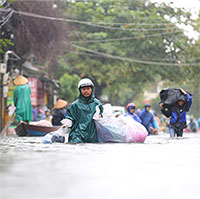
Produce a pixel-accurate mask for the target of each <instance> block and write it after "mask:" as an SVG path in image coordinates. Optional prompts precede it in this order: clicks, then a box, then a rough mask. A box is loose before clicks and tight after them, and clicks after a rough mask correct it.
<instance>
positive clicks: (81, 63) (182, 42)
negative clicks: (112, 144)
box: [60, 0, 191, 104]
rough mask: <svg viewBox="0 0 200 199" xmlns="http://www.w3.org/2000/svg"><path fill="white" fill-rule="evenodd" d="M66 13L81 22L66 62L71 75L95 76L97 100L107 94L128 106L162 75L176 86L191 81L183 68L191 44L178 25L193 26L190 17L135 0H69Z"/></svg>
mask: <svg viewBox="0 0 200 199" xmlns="http://www.w3.org/2000/svg"><path fill="white" fill-rule="evenodd" d="M63 9H64V11H65V12H66V13H67V14H66V16H67V17H69V16H70V17H72V18H73V19H76V20H77V22H78V21H79V22H78V23H76V24H74V26H73V31H72V33H71V35H70V40H72V44H73V45H72V48H71V51H70V52H69V53H67V54H66V57H65V58H63V59H64V60H67V62H68V63H70V64H69V65H70V68H69V70H68V71H67V72H69V74H73V73H74V72H76V73H77V74H78V75H79V76H81V77H84V76H89V77H91V78H92V79H93V80H94V81H95V83H96V85H97V86H96V87H97V89H96V90H98V91H99V92H98V93H97V94H98V95H97V97H100V96H101V95H102V94H106V95H108V96H109V98H110V101H111V102H112V103H115V104H124V103H125V102H126V101H129V100H131V99H133V98H134V97H135V96H137V95H138V94H139V93H140V92H141V91H142V90H143V88H145V86H146V85H148V83H149V82H151V81H156V80H157V78H158V76H159V78H161V79H170V80H171V81H174V82H177V81H182V79H183V77H185V75H186V73H185V67H183V66H181V64H184V63H186V60H185V59H184V56H185V54H186V52H185V51H184V48H186V46H188V44H189V43H190V42H191V41H190V40H189V39H188V38H187V37H186V36H185V35H184V32H183V30H181V29H180V28H178V27H177V25H176V24H177V23H179V24H181V23H184V24H187V23H189V22H190V16H191V15H190V13H188V12H186V11H184V10H182V9H179V8H177V9H174V8H172V7H171V6H168V5H166V4H161V5H158V4H155V3H150V2H147V1H142V2H139V1H131V0H126V1H125V0H119V1H114V0H109V1H108V0H102V1H98V2H97V1H95V0H91V1H89V2H88V1H82V2H80V1H73V2H70V1H69V2H64V3H63ZM172 18H173V21H176V24H175V23H172V22H171V20H170V19H172ZM183 19H184V20H183ZM80 21H81V22H80ZM100 22H101V23H100ZM159 62H164V63H166V64H163V63H160V64H157V63H159ZM178 63H181V64H180V65H179V64H178ZM60 67H62V66H60ZM177 74H178V75H177Z"/></svg>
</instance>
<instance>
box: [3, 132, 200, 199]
mask: <svg viewBox="0 0 200 199" xmlns="http://www.w3.org/2000/svg"><path fill="white" fill-rule="evenodd" d="M199 197H200V133H185V134H184V138H183V139H174V140H172V139H170V138H169V134H164V133H162V134H161V135H158V136H149V137H147V139H146V141H145V143H144V144H135V143H132V144H61V143H53V144H43V143H42V141H41V138H40V137H24V138H22V137H4V138H2V137H1V138H0V198H1V199H40V198H41V199H57V198H58V199H65V198H66V199H129V198H130V199H133V198H135V199H146V198H148V199H155V198H156V199H157V198H158V199H168V198H170V199H172V198H175V199H179V198H181V199H199Z"/></svg>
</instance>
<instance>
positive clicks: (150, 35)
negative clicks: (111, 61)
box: [71, 31, 182, 43]
mask: <svg viewBox="0 0 200 199" xmlns="http://www.w3.org/2000/svg"><path fill="white" fill-rule="evenodd" d="M180 32H182V31H175V32H163V33H155V34H149V35H147V34H146V35H142V36H135V37H125V38H117V39H99V40H85V41H71V43H101V42H113V41H129V40H134V39H138V38H146V37H157V36H161V35H169V34H170V35H171V34H176V33H180Z"/></svg>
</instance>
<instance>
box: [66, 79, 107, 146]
mask: <svg viewBox="0 0 200 199" xmlns="http://www.w3.org/2000/svg"><path fill="white" fill-rule="evenodd" d="M78 89H79V91H80V95H79V97H78V99H77V100H76V101H74V102H73V103H72V104H71V105H70V107H69V108H68V109H67V112H66V119H65V123H64V125H67V126H68V127H71V130H70V132H69V139H68V141H69V142H71V143H83V142H88V143H94V142H98V138H97V131H96V126H95V122H94V120H93V115H94V114H95V112H96V106H98V107H99V109H100V115H102V112H103V106H102V104H101V102H100V101H99V100H98V99H96V98H95V96H94V84H93V82H92V81H91V80H90V79H88V78H84V79H82V80H80V82H79V84H78ZM66 121H67V122H66Z"/></svg>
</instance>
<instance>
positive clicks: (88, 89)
mask: <svg viewBox="0 0 200 199" xmlns="http://www.w3.org/2000/svg"><path fill="white" fill-rule="evenodd" d="M81 94H82V95H83V96H84V97H90V95H91V94H92V88H91V87H90V86H86V87H83V88H81Z"/></svg>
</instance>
